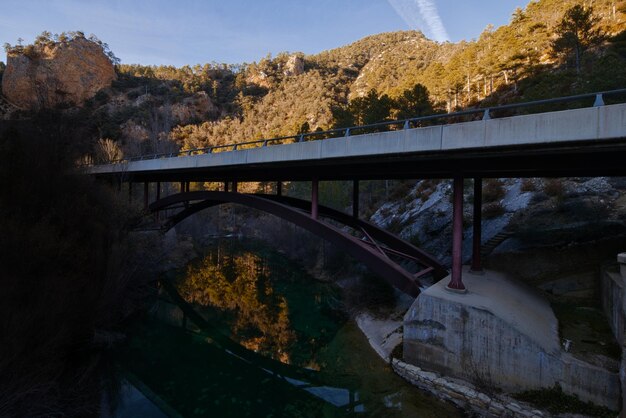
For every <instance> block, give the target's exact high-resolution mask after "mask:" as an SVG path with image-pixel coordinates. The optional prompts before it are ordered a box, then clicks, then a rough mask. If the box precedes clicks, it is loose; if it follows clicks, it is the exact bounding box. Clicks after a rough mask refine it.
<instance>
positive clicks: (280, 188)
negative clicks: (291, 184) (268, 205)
mask: <svg viewBox="0 0 626 418" xmlns="http://www.w3.org/2000/svg"><path fill="white" fill-rule="evenodd" d="M282 195H283V182H282V181H277V182H276V196H282Z"/></svg>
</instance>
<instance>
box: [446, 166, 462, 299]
mask: <svg viewBox="0 0 626 418" xmlns="http://www.w3.org/2000/svg"><path fill="white" fill-rule="evenodd" d="M453 193H454V196H453V207H452V274H451V277H450V283H448V286H447V288H448V289H449V290H452V291H455V292H462V293H465V292H466V289H465V285H464V284H463V277H462V275H463V272H462V270H461V269H462V262H463V254H462V250H463V177H455V178H454V186H453Z"/></svg>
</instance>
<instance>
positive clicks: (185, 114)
mask: <svg viewBox="0 0 626 418" xmlns="http://www.w3.org/2000/svg"><path fill="white" fill-rule="evenodd" d="M171 113H172V117H173V119H174V121H175V122H176V123H183V124H184V123H191V122H192V121H194V120H202V119H206V118H211V117H214V116H217V114H218V109H217V107H216V106H215V105H214V104H213V102H212V101H211V98H210V97H209V95H208V94H207V93H206V92H204V91H199V92H197V93H195V94H194V95H193V96H191V97H187V98H185V99H183V101H182V103H176V104H174V105H173V106H172V107H171Z"/></svg>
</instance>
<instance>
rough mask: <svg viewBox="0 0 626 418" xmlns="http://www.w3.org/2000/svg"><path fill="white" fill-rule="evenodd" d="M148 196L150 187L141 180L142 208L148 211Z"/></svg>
mask: <svg viewBox="0 0 626 418" xmlns="http://www.w3.org/2000/svg"><path fill="white" fill-rule="evenodd" d="M149 197H150V189H149V184H148V182H147V181H144V182H143V210H145V211H148V199H149Z"/></svg>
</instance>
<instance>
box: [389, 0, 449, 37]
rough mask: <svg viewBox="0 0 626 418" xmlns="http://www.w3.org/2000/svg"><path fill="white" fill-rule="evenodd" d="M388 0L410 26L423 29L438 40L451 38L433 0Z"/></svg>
mask: <svg viewBox="0 0 626 418" xmlns="http://www.w3.org/2000/svg"><path fill="white" fill-rule="evenodd" d="M387 1H388V2H389V4H390V5H391V7H393V9H394V10H395V11H396V13H398V15H399V16H400V17H401V18H402V20H404V22H405V23H406V24H407V25H408V26H409V27H410V28H412V29H419V30H422V31H424V32H425V33H426V35H427V36H429V37H432V38H433V39H434V40H436V41H438V42H445V41H449V40H450V37H449V36H448V32H447V31H446V28H445V26H444V25H443V22H442V21H441V17H439V12H438V11H437V6H436V5H435V3H434V2H433V0H387Z"/></svg>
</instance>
